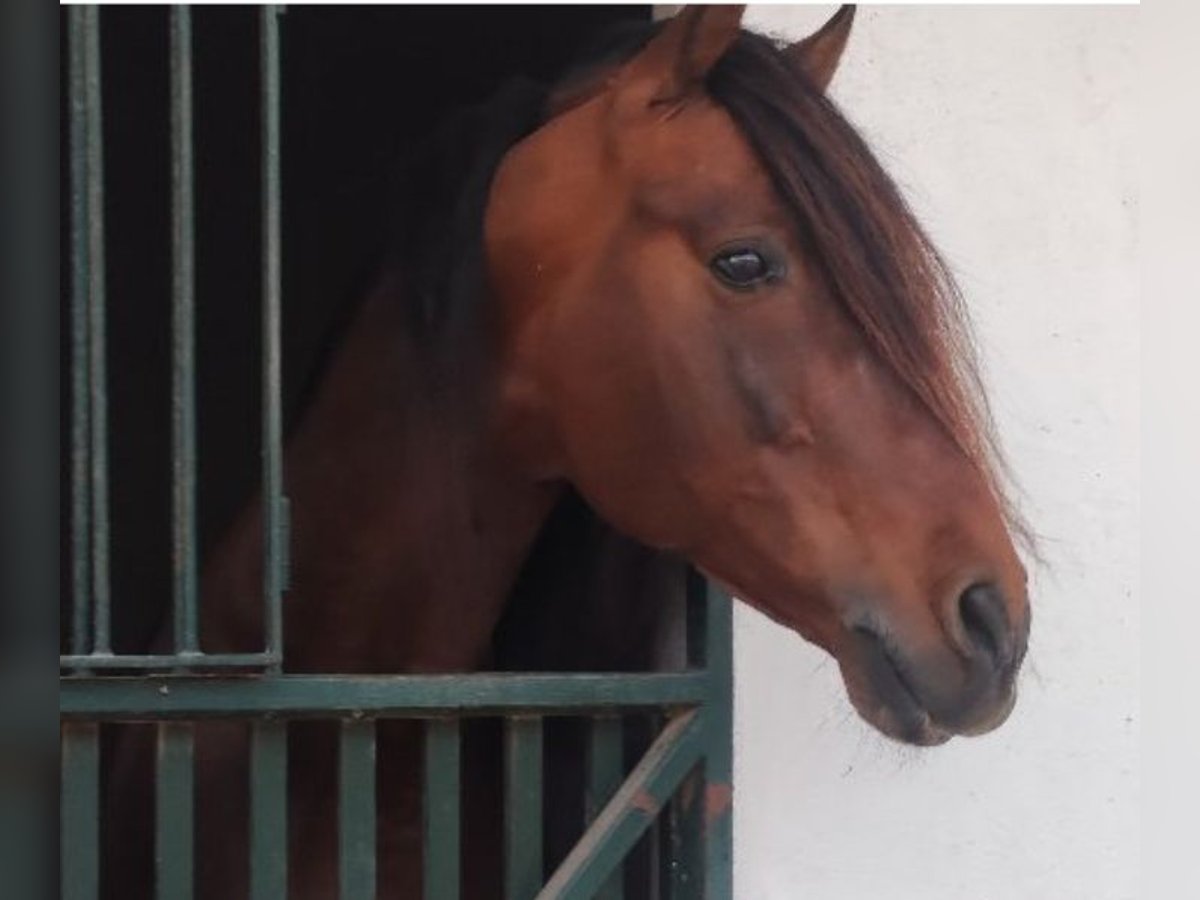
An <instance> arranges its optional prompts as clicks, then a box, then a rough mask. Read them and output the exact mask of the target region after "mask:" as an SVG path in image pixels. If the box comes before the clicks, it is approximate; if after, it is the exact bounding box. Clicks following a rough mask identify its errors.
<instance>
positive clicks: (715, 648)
mask: <svg viewBox="0 0 1200 900" xmlns="http://www.w3.org/2000/svg"><path fill="white" fill-rule="evenodd" d="M706 616H707V622H706V631H707V633H706V635H705V651H706V653H707V656H708V659H707V663H708V682H709V690H708V700H707V701H706V703H705V705H704V726H705V731H706V736H705V743H706V750H705V758H704V781H705V785H704V796H703V809H704V812H703V816H704V838H705V850H704V856H705V863H706V865H705V868H706V872H705V896H706V897H712V898H728V897H732V896H733V859H732V856H733V604H732V602H731V600H730V597H729V595H728V594H727V593H725V591H724V590H722V589H721V588H720V587H718V586H717V585H716V584H713V583H712V582H711V581H710V582H709V583H708V604H707V612H706Z"/></svg>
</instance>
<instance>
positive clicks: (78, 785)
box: [60, 722, 100, 900]
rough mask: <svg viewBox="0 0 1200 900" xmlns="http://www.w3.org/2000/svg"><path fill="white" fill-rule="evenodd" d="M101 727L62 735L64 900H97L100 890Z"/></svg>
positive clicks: (83, 726)
mask: <svg viewBox="0 0 1200 900" xmlns="http://www.w3.org/2000/svg"><path fill="white" fill-rule="evenodd" d="M99 736H100V726H99V725H97V724H96V723H94V722H83V723H79V724H64V725H63V731H62V751H61V752H62V762H61V766H62V794H61V798H60V802H61V817H62V821H61V830H62V834H61V841H62V843H61V845H60V853H61V867H62V871H61V880H62V891H61V894H62V900H95V898H96V897H97V896H98V894H99V890H100V741H99Z"/></svg>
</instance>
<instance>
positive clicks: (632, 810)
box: [537, 710, 705, 900]
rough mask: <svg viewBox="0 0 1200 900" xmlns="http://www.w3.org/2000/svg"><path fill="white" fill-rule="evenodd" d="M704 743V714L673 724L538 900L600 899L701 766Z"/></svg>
mask: <svg viewBox="0 0 1200 900" xmlns="http://www.w3.org/2000/svg"><path fill="white" fill-rule="evenodd" d="M704 742H705V724H704V720H703V717H702V716H701V714H700V713H698V712H697V711H695V710H692V711H689V712H685V713H682V714H681V715H678V716H676V717H675V718H673V719H672V720H671V721H670V722H669V723H668V724H667V726H666V728H664V729H663V731H662V733H661V734H659V736H658V737H657V738H656V739H655V741H654V743H653V744H651V745H650V749H649V750H647V751H646V754H645V756H643V757H642V759H641V761H640V762H639V763H638V764H637V766H635V767H634V769H633V771H632V772H631V773H630V775H629V777H628V778H627V779H626V780H625V782H624V784H622V785H621V787H620V789H619V790H618V791H617V793H616V794H615V795H613V798H612V799H611V800H610V801H609V802H608V804H607V805H606V806H605V807H604V810H603V811H602V812H601V813H600V815H599V816H598V817H597V818H596V820H595V821H594V822H593V823H592V824H591V826H589V827H588V829H587V831H586V832H584V835H583V837H582V838H581V839H580V841H579V843H578V844H576V845H575V847H574V849H573V850H572V851H571V852H570V853H569V854H567V858H566V859H564V860H563V862H562V864H561V865H560V866H559V867H558V870H557V871H556V872H555V873H554V875H553V876H552V877H551V878H550V880H549V881H548V882H546V886H545V887H544V888H543V889H542V891H541V892H540V893H539V894H538V895H537V898H538V900H585V898H591V897H594V896H595V895H596V892H597V891H599V890H600V889H601V887H602V886H603V885H604V884H605V882H606V881H607V880H608V879H609V877H610V876H611V875H612V873H613V871H615V869H616V867H617V865H618V864H619V863H620V862H621V860H623V859H624V858H625V856H626V854H627V853H628V852H629V850H630V848H632V847H633V845H634V843H635V842H636V841H637V840H638V838H640V837H641V836H642V834H643V833H644V832H645V831H646V829H647V828H649V827H650V825H651V824H652V823H653V822H654V820H655V819H656V818H657V817H658V814H659V812H660V810H661V809H662V807H663V804H664V803H666V801H667V799H668V798H669V797H670V796H671V794H672V793H674V791H675V789H676V788H677V787H678V786H679V783H680V782H681V781H682V780H683V778H684V776H685V775H686V774H687V773H688V771H689V770H690V769H691V768H692V767H693V766H694V765H695V764H696V762H697V760H698V759H699V758H700V755H701V753H702V752H703V750H704Z"/></svg>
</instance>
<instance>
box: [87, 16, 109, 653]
mask: <svg viewBox="0 0 1200 900" xmlns="http://www.w3.org/2000/svg"><path fill="white" fill-rule="evenodd" d="M83 46H84V50H83V94H84V107H85V108H86V110H87V118H86V123H85V127H84V153H85V156H86V188H85V191H86V194H87V245H88V250H87V255H88V304H87V306H88V310H87V311H88V396H89V404H90V416H89V434H90V437H91V445H90V448H89V468H90V473H89V475H90V481H91V516H92V518H91V523H92V561H91V574H92V603H93V610H92V648H93V650H94V652H96V653H110V652H111V651H112V642H111V639H110V630H111V629H110V627H109V543H108V542H109V533H108V530H109V518H108V383H107V362H106V352H105V340H106V336H107V328H106V327H105V313H104V303H105V299H104V284H105V267H104V129H103V120H102V112H101V93H100V11H99V9H98V8H97V7H95V6H88V7H85V8H84V11H83Z"/></svg>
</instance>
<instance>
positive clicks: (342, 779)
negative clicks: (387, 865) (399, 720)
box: [338, 719, 375, 900]
mask: <svg viewBox="0 0 1200 900" xmlns="http://www.w3.org/2000/svg"><path fill="white" fill-rule="evenodd" d="M340 745H341V746H340V753H339V758H338V791H339V804H338V883H339V885H340V886H341V893H340V894H339V897H340V900H372V898H374V896H375V722H374V721H373V720H371V719H350V720H347V721H344V722H342V729H341V740H340Z"/></svg>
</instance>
